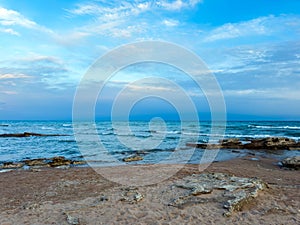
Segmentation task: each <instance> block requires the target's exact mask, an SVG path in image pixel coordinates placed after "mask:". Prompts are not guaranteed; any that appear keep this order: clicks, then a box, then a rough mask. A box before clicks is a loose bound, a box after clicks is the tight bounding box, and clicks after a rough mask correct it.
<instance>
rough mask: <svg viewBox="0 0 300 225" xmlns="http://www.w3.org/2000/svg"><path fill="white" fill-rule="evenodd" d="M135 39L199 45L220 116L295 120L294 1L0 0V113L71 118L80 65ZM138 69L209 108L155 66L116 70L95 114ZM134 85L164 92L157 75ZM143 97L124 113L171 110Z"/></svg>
mask: <svg viewBox="0 0 300 225" xmlns="http://www.w3.org/2000/svg"><path fill="white" fill-rule="evenodd" d="M143 40H162V41H168V42H173V43H176V44H178V45H181V46H183V47H185V48H187V49H189V50H191V51H193V52H195V53H196V54H198V55H199V56H200V57H201V58H202V60H203V61H204V62H205V63H206V64H207V66H208V68H209V69H210V70H211V71H212V72H213V73H214V74H215V76H216V79H217V80H218V82H219V84H220V86H221V87H222V90H223V93H224V98H225V101H226V106H227V113H228V118H229V119H264V120H265V119H270V120H271V119H283V120H285V119H288V120H299V119H300V1H299V0H278V1H274V0H245V1H240V0H226V1H225V0H187V1H181V0H152V1H151V0H148V1H147V0H145V1H144V0H135V1H114V0H112V1H103V0H61V1H41V0H23V1H18V0H0V119H71V116H72V102H73V96H74V93H75V91H76V86H77V85H78V83H79V82H80V79H81V78H82V77H83V75H84V74H85V72H86V71H87V69H88V68H89V66H90V65H91V64H92V63H93V62H94V61H95V60H96V59H97V58H98V57H99V56H101V55H103V54H105V53H106V52H108V51H109V50H110V49H112V48H115V47H117V46H119V45H123V44H127V43H131V42H135V41H143ZM143 68H144V69H143ZM145 71H147V72H145ZM145 73H146V74H151V75H153V74H155V76H162V77H166V78H170V79H173V80H176V82H178V84H180V85H181V86H182V87H183V88H184V89H185V90H186V91H187V92H188V93H189V94H190V95H191V96H192V98H193V99H194V100H195V102H196V103H197V108H198V110H199V113H200V117H201V114H202V115H204V116H203V118H205V117H206V116H207V115H208V114H209V108H208V105H207V103H206V102H205V99H204V98H203V95H201V93H199V90H197V88H195V86H194V84H192V83H191V82H190V81H189V80H185V79H183V77H184V76H183V75H182V74H180V72H179V71H176V70H174V68H169V67H166V66H161V65H143V66H142V67H141V65H140V66H137V67H131V68H128V69H125V70H124V71H120V72H119V73H118V74H117V75H116V77H115V78H114V79H113V80H112V81H110V83H109V84H108V86H107V88H106V89H105V91H104V93H103V96H102V99H101V100H99V104H98V107H97V108H96V110H97V113H96V114H97V115H98V116H104V117H105V116H107V115H108V114H109V111H110V107H111V105H112V102H113V97H114V96H115V95H116V93H117V92H118V91H119V90H121V89H122V87H124V85H127V84H128V83H129V82H131V81H132V79H133V78H132V77H135V78H138V77H139V76H143V75H145ZM140 85H141V87H143V88H144V87H147V90H149V91H153V92H155V93H159V92H160V91H162V92H163V91H168V92H170V93H172V90H171V89H170V88H169V87H166V86H164V84H158V83H143V84H140ZM134 91H135V92H134ZM139 91H140V88H136V87H135V89H132V94H133V95H134V94H135V93H137V92H139ZM148 101H150V102H151V100H149V99H147V100H146V101H145V102H141V104H140V105H137V106H136V108H134V109H133V113H135V114H136V115H137V116H143V115H144V114H147V113H148V114H149V112H153V114H154V115H161V114H164V115H167V117H168V116H169V118H176V115H175V116H174V113H175V112H174V109H173V108H172V107H170V105H169V104H165V103H163V102H162V101H160V100H158V99H154V100H153V101H152V102H151V104H150V103H149V102H148ZM124 102H125V103H126V98H124ZM150 106H151V107H150ZM158 109H161V110H158ZM187 113H188V112H187ZM148 114H147V115H145V116H148ZM150 114H151V113H150ZM175 114H176V113H175Z"/></svg>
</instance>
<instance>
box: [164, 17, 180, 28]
mask: <svg viewBox="0 0 300 225" xmlns="http://www.w3.org/2000/svg"><path fill="white" fill-rule="evenodd" d="M162 23H163V24H164V25H165V26H167V27H176V26H178V25H179V21H178V20H172V19H165V20H163V21H162Z"/></svg>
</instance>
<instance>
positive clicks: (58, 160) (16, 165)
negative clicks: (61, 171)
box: [0, 156, 86, 169]
mask: <svg viewBox="0 0 300 225" xmlns="http://www.w3.org/2000/svg"><path fill="white" fill-rule="evenodd" d="M82 164H86V162H85V161H77V160H71V159H66V158H65V157H63V156H56V157H53V158H49V159H46V158H41V159H28V160H24V161H21V162H4V163H3V164H2V165H1V164H0V169H21V168H24V167H25V166H27V167H29V168H41V167H63V166H71V165H82Z"/></svg>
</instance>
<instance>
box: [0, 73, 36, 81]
mask: <svg viewBox="0 0 300 225" xmlns="http://www.w3.org/2000/svg"><path fill="white" fill-rule="evenodd" d="M19 78H30V76H28V75H25V74H22V73H20V74H11V73H6V74H0V80H2V79H19Z"/></svg>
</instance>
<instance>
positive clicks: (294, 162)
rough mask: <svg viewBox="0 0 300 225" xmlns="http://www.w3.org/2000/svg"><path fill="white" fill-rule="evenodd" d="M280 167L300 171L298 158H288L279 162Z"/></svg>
mask: <svg viewBox="0 0 300 225" xmlns="http://www.w3.org/2000/svg"><path fill="white" fill-rule="evenodd" d="M281 163H282V166H284V167H288V168H292V169H296V170H298V169H300V156H294V157H289V158H286V159H284V160H282V161H281Z"/></svg>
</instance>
